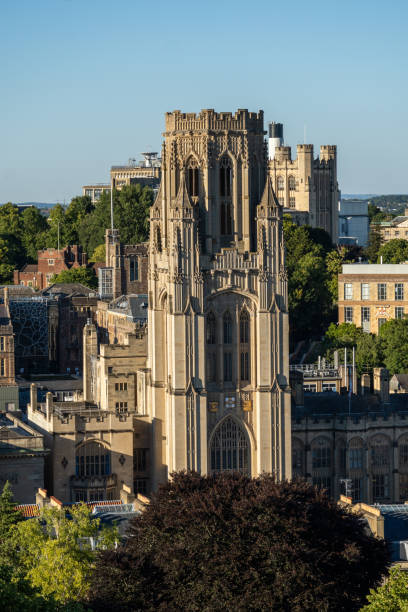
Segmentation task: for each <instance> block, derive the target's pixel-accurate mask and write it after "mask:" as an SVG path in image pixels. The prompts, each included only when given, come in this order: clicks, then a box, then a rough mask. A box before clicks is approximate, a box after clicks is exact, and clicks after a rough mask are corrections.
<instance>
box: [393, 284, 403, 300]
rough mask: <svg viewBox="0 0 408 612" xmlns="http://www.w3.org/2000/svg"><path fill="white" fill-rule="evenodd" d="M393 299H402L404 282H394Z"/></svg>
mask: <svg viewBox="0 0 408 612" xmlns="http://www.w3.org/2000/svg"><path fill="white" fill-rule="evenodd" d="M395 299H396V300H403V299H404V284H403V283H395Z"/></svg>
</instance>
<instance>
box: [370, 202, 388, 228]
mask: <svg viewBox="0 0 408 612" xmlns="http://www.w3.org/2000/svg"><path fill="white" fill-rule="evenodd" d="M390 217H391V215H389V214H387V213H386V212H384V211H382V210H381V209H380V208H378V206H376V205H375V204H372V203H371V202H370V203H369V204H368V219H369V221H370V223H371V222H372V221H375V222H378V221H385V220H386V219H389V218H390Z"/></svg>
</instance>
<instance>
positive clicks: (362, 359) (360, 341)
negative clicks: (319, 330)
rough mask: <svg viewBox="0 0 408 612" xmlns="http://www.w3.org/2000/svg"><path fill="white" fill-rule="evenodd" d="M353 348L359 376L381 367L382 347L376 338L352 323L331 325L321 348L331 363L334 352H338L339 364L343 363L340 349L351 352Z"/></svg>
mask: <svg viewBox="0 0 408 612" xmlns="http://www.w3.org/2000/svg"><path fill="white" fill-rule="evenodd" d="M353 347H355V349H356V353H355V360H356V361H355V363H356V367H357V372H358V374H359V375H361V374H362V373H363V372H367V370H371V369H372V368H375V367H379V366H382V365H383V354H382V345H381V342H380V340H379V338H378V336H376V335H375V334H367V333H366V332H363V330H362V328H361V327H357V326H356V325H354V323H340V325H336V324H335V323H331V324H330V326H329V328H328V329H327V331H326V334H325V337H324V341H323V347H322V349H323V352H325V355H326V358H328V359H329V360H330V361H332V360H333V354H334V351H336V350H339V351H340V354H339V358H340V362H343V350H342V349H344V348H347V349H348V350H351V349H352V348H353Z"/></svg>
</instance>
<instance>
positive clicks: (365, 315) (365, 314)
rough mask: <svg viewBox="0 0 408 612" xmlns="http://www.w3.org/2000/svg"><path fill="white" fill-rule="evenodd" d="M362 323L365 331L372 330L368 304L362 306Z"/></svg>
mask: <svg viewBox="0 0 408 612" xmlns="http://www.w3.org/2000/svg"><path fill="white" fill-rule="evenodd" d="M361 325H362V328H363V330H364V331H365V332H367V331H370V309H369V308H368V307H367V306H362V307H361Z"/></svg>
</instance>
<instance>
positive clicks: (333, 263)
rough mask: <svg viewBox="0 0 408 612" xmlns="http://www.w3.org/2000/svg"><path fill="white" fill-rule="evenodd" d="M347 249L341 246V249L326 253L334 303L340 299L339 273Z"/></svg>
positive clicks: (329, 285) (328, 281) (328, 282)
mask: <svg viewBox="0 0 408 612" xmlns="http://www.w3.org/2000/svg"><path fill="white" fill-rule="evenodd" d="M345 255H346V249H345V248H344V247H341V249H340V250H339V251H337V250H333V251H330V252H329V253H327V255H326V269H327V275H328V279H327V286H328V289H329V292H330V295H331V299H332V302H333V305H334V304H336V303H337V300H338V299H339V279H338V275H339V274H341V269H342V265H343V263H344V260H345Z"/></svg>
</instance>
